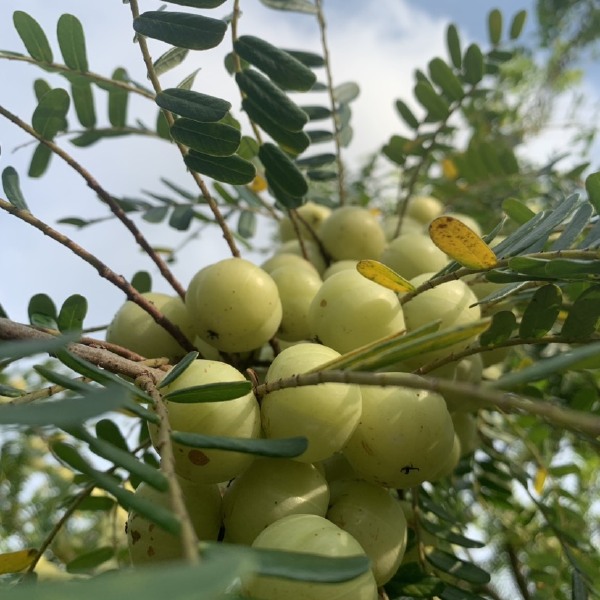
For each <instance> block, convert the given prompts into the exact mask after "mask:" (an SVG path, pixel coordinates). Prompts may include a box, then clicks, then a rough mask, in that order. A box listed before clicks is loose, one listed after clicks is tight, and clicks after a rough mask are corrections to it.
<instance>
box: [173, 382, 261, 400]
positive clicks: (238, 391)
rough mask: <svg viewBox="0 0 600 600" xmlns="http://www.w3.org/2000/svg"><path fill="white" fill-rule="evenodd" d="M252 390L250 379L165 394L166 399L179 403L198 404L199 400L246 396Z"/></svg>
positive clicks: (229, 398)
mask: <svg viewBox="0 0 600 600" xmlns="http://www.w3.org/2000/svg"><path fill="white" fill-rule="evenodd" d="M251 391H252V384H251V383H250V382H249V381H231V382H227V381H222V382H218V383H207V384H204V385H196V386H193V387H188V388H184V389H181V390H174V391H172V392H168V393H166V394H165V395H164V399H165V400H168V401H169V402H175V403H177V404H196V403H199V402H223V401H225V400H235V399H236V398H241V397H242V396H246V395H247V394H249V393H250V392H251Z"/></svg>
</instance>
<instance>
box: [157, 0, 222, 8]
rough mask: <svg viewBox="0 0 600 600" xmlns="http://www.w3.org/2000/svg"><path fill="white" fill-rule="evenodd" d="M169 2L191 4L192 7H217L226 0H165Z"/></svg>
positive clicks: (183, 4)
mask: <svg viewBox="0 0 600 600" xmlns="http://www.w3.org/2000/svg"><path fill="white" fill-rule="evenodd" d="M166 2H170V3H171V4H179V5H180V6H191V7H192V8H217V7H219V6H221V4H223V3H224V2H226V0H166Z"/></svg>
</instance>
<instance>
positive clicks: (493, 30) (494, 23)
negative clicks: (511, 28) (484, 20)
mask: <svg viewBox="0 0 600 600" xmlns="http://www.w3.org/2000/svg"><path fill="white" fill-rule="evenodd" d="M488 35H489V38H490V42H491V44H492V46H497V45H498V44H499V43H500V40H501V39H502V13H501V12H500V11H499V10H498V9H497V8H495V9H493V10H491V11H490V13H489V15H488Z"/></svg>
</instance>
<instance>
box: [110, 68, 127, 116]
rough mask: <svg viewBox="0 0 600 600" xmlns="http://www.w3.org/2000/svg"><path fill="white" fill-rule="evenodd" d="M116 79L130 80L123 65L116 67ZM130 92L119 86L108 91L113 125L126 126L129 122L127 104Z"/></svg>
mask: <svg viewBox="0 0 600 600" xmlns="http://www.w3.org/2000/svg"><path fill="white" fill-rule="evenodd" d="M112 79H114V80H115V81H123V82H127V81H129V77H128V76H127V71H126V70H125V69H123V68H121V67H119V68H117V69H115V71H114V72H113V74H112ZM128 101H129V93H128V92H127V90H123V89H121V88H117V87H111V88H110V89H109V91H108V120H109V121H110V124H111V125H112V126H113V127H125V124H126V123H127V104H128Z"/></svg>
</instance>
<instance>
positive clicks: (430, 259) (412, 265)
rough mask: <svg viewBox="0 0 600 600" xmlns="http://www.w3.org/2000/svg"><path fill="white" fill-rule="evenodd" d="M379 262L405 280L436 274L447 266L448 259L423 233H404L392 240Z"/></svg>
mask: <svg viewBox="0 0 600 600" xmlns="http://www.w3.org/2000/svg"><path fill="white" fill-rule="evenodd" d="M381 262H382V263H383V264H384V265H387V266H388V267H391V268H392V269H394V271H396V272H397V273H399V274H400V275H402V277H404V278H405V279H412V278H413V277H416V276H417V275H421V274H422V273H430V272H433V273H437V271H439V270H441V269H443V268H444V267H445V266H446V265H447V264H448V257H447V256H446V255H445V254H444V253H443V252H442V251H441V250H440V249H439V248H438V247H437V246H436V245H435V244H434V243H433V242H432V241H431V238H430V237H429V236H428V235H425V234H424V233H412V232H410V233H404V234H402V235H401V236H400V237H397V238H396V239H395V240H392V241H391V242H390V243H389V244H388V245H387V247H386V248H385V250H384V251H383V254H382V255H381Z"/></svg>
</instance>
